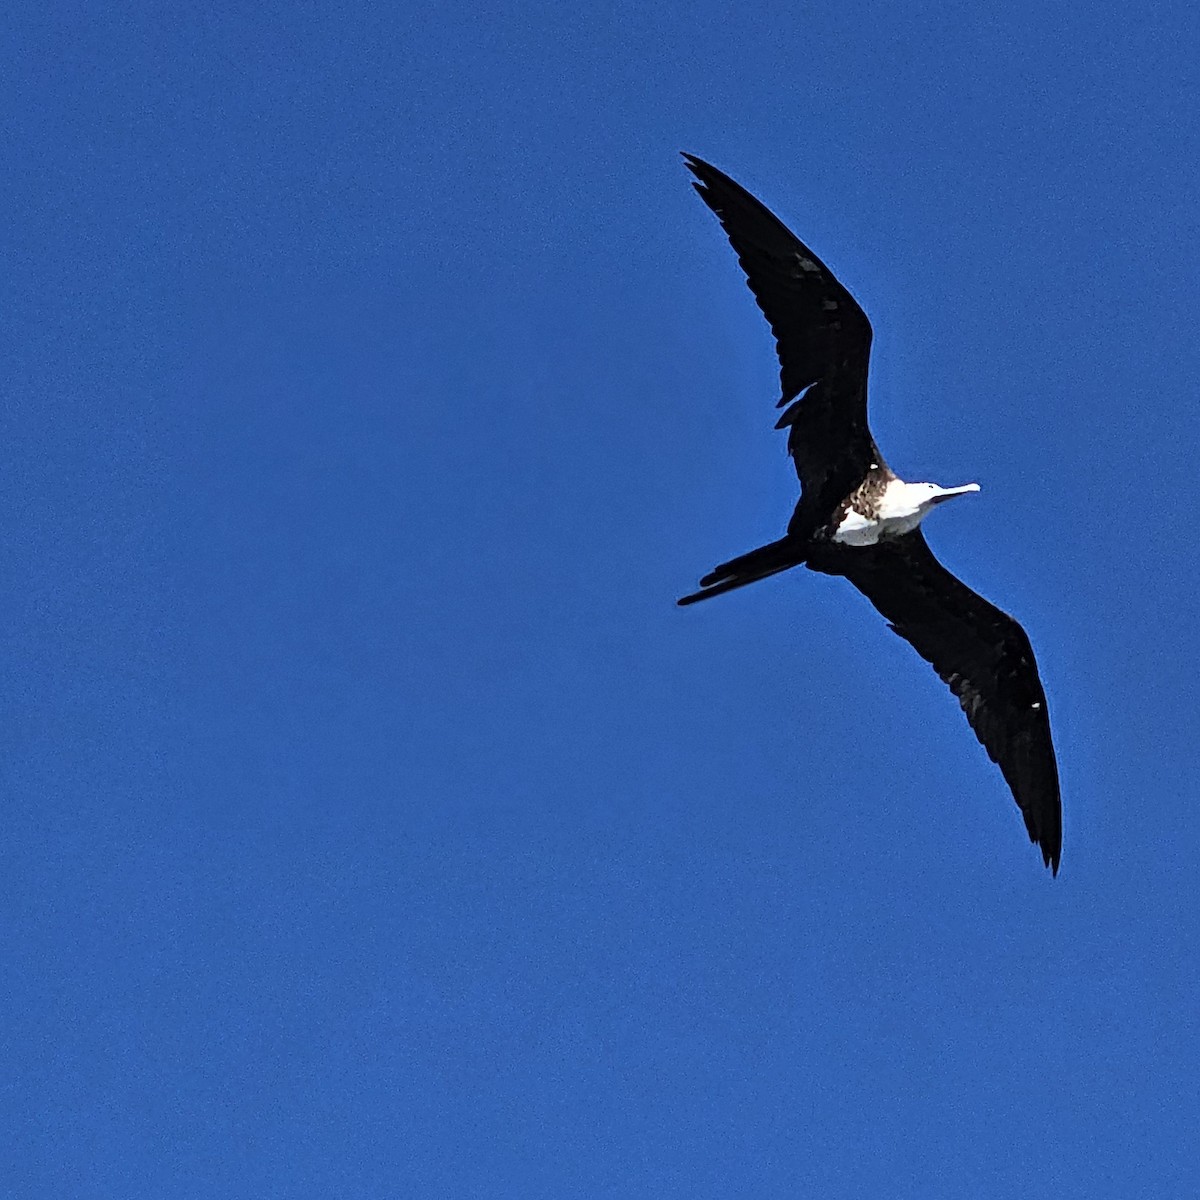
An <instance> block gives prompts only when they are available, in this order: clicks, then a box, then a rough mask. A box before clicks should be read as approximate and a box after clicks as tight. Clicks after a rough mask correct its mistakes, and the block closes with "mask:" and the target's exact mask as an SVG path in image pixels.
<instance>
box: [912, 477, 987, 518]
mask: <svg viewBox="0 0 1200 1200" xmlns="http://www.w3.org/2000/svg"><path fill="white" fill-rule="evenodd" d="M921 487H923V488H924V489H925V492H926V495H925V497H924V498H923V499H922V500H921V509H922V511H923V512H930V511H932V510H933V509H934V508H936V507H937V506H938V505H939V504H941V503H942V501H943V500H953V499H954V497H955V496H965V495H967V494H968V493H970V492H977V491H979V484H977V483H964V484H963V485H962V487H952V488H944V487H938V485H937V484H936V483H923V484H921Z"/></svg>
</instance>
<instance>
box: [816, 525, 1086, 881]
mask: <svg viewBox="0 0 1200 1200" xmlns="http://www.w3.org/2000/svg"><path fill="white" fill-rule="evenodd" d="M810 565H813V566H815V567H816V569H817V570H823V571H827V572H829V573H831V574H838V575H844V576H845V577H846V578H847V579H849V580H850V582H851V583H853V584H854V586H855V587H856V588H858V590H859V591H860V592H862V593H863V595H864V596H866V598H867V599H868V600H870V602H871V603H872V604H873V605H874V606H875V607H876V608H877V609H878V610H879V611H880V612H881V613H882V614H883V615H884V617H886V618H887V620H888V623H889V624H890V625H891V627H892V628H893V629H894V630H895V631H896V632H897V633H898V634H899V635H900V636H901V637H902V638H904V640H905V641H907V642H908V643H910V644H911V645H912V646H913V648H914V649H915V650H916V652H917V653H918V654H919V655H920V656H921V657H922V658H923V659H925V660H926V662H928V663H930V664H931V665H932V666H933V669H934V670H935V671H936V672H937V673H938V675H939V676H940V677H941V679H942V680H943V682H945V683H946V684H948V685H949V687H950V690H951V691H952V692H953V693H954V694H955V695H956V696H957V697H958V702H959V703H960V704H961V705H962V708H963V712H965V713H966V714H967V720H968V721H970V723H971V728H972V729H973V730H974V731H975V736H976V737H977V738H979V740H980V742H982V743H983V746H984V749H985V750H987V752H988V755H989V756H990V757H991V759H992V761H993V762H994V763H996V764H997V765H998V766H999V768H1000V770H1001V771H1002V772H1003V774H1004V778H1005V780H1006V781H1007V783H1008V786H1009V788H1010V789H1011V790H1012V794H1013V798H1014V799H1015V800H1016V802H1017V804H1018V805H1020V808H1021V812H1022V814H1023V815H1024V817H1025V827H1026V829H1028V830H1029V837H1030V840H1031V841H1033V842H1036V843H1037V844H1039V845H1040V846H1041V850H1042V858H1043V860H1044V861H1045V863H1046V865H1047V866H1049V867H1051V868H1052V869H1053V871H1054V873H1055V874H1057V873H1058V860H1059V855H1060V853H1061V850H1062V804H1061V801H1060V797H1059V788H1058V766H1057V764H1056V762H1055V758H1054V745H1053V743H1052V741H1051V739H1050V718H1049V714H1048V712H1047V710H1046V693H1045V692H1044V691H1043V690H1042V683H1041V680H1040V679H1039V678H1038V669H1037V662H1036V661H1035V660H1034V657H1033V649H1032V647H1031V646H1030V644H1029V638H1028V637H1027V636H1026V633H1025V630H1024V629H1022V628H1021V626H1020V625H1018V624H1017V622H1016V621H1014V620H1013V619H1012V617H1010V616H1008V615H1007V614H1006V613H1002V612H1001V611H1000V610H999V609H998V608H996V607H995V605H992V604H989V603H988V602H987V601H986V600H985V599H984V598H983V597H982V596H980V595H978V594H977V593H975V592H973V591H972V590H971V589H970V588H969V587H967V585H966V584H965V583H963V582H962V581H961V580H959V579H957V578H956V577H955V576H954V575H952V574H951V573H950V572H949V571H948V570H946V568H945V567H944V566H942V564H941V563H940V562H938V560H937V559H936V558H935V557H934V554H933V551H932V550H930V549H929V546H928V544H927V543H926V541H925V538H924V535H923V534H922V533H921V531H920V530H919V529H917V530H914V531H913V532H912V533H909V534H905V535H904V536H903V537H900V538H895V539H892V540H886V541H881V542H879V543H877V544H876V545H875V546H869V547H840V546H835V545H828V546H827V547H823V548H822V550H821V552H820V557H819V558H818V559H816V560H815V561H814V562H813V563H811V564H810Z"/></svg>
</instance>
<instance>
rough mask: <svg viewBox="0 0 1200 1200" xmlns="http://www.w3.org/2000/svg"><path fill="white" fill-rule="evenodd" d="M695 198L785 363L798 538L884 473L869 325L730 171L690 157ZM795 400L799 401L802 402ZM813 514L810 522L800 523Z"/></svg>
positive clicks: (784, 420)
mask: <svg viewBox="0 0 1200 1200" xmlns="http://www.w3.org/2000/svg"><path fill="white" fill-rule="evenodd" d="M684 160H685V161H686V162H687V165H688V169H689V170H690V171H691V172H692V174H693V175H695V176H696V180H697V182H696V184H695V185H694V186H695V188H696V191H697V192H699V194H700V198H701V199H702V200H703V201H704V203H705V204H707V205H708V207H709V208H711V209H712V210H713V212H714V213H716V215H717V217H718V219H719V220H720V222H721V225H722V226H723V228H724V230H725V233H726V235H727V236H728V238H729V241H730V244H731V245H732V246H733V248H734V250H736V251H737V256H738V262H739V263H741V265H742V270H743V271H745V273H746V283H747V284H748V285H749V287H750V290H751V292H753V293H754V299H755V300H756V301H757V302H758V307H759V308H760V309H762V312H763V315H764V316H765V317H766V318H767V321H768V322H769V323H770V326H771V332H772V333H773V334H774V335H775V348H776V351H777V354H778V356H779V386H780V398H779V406H780V407H783V406H784V405H785V404H787V405H790V407H789V408H788V409H787V410H786V411H785V412H784V414H783V416H782V417H780V419H779V422H778V424H777V426H776V428H778V429H783V428H787V430H788V452H789V453H790V454H791V456H792V460H793V461H794V462H795V465H796V473H797V475H798V476H799V477H800V484H801V487H802V489H803V492H804V499H803V501H802V506H803V509H802V511H798V516H797V521H798V524H799V526H800V527H801V528H806V527H807V526H808V525H811V524H815V523H816V522H817V521H818V520H828V518H829V516H830V514H831V512H832V510H833V507H834V506H836V505H837V504H838V503H839V502H840V501H842V500H844V499H845V498H846V496H847V495H848V494H849V493H850V492H851V491H852V490H853V489H854V488H855V487H857V486H858V484H859V483H861V482H862V479H863V477H864V476H865V475H866V473H867V472H868V471H869V470H871V469H872V468H873V467H877V466H879V465H880V464H882V463H883V458H882V456H881V455H880V453H879V448H878V447H877V446H876V445H875V442H874V440H873V439H872V437H871V431H870V429H869V428H868V426H867V364H868V361H869V359H870V355H871V323H870V321H868V320H867V314H866V313H865V312H863V310H862V309H861V308H860V307H859V305H858V302H857V301H856V300H855V299H854V297H853V296H851V295H850V293H849V292H848V291H847V290H846V289H845V288H844V287H843V286H842V285H841V283H839V282H838V280H837V278H836V277H835V276H834V274H833V272H832V271H831V270H830V269H829V268H828V267H827V266H826V265H825V264H824V263H823V262H822V261H821V260H820V259H819V258H818V257H817V256H816V255H815V254H814V253H813V252H812V251H811V250H810V249H809V248H808V247H807V246H806V245H805V244H804V243H803V242H802V241H801V240H800V239H799V238H798V237H796V235H795V234H794V233H792V231H791V230H790V229H788V227H787V226H786V225H784V223H783V222H782V221H781V220H780V219H779V218H778V217H777V216H775V214H774V213H773V212H771V210H770V209H768V208H767V207H766V205H764V204H762V203H761V202H760V201H759V200H756V199H755V198H754V197H753V196H752V195H751V194H750V193H749V192H748V191H746V189H745V188H744V187H742V186H741V185H740V184H738V183H735V182H734V181H733V180H732V179H730V178H729V176H728V175H726V174H725V173H724V172H723V171H719V170H717V168H716V167H714V166H712V164H711V163H706V162H704V160H703V159H699V158H697V157H696V156H695V155H694V154H685V155H684ZM797 397H800V398H799V399H797ZM810 509H811V511H812V513H813V514H814V516H813V519H812V520H808V521H805V520H804V519H803V518H804V517H805V516H806V515H807V513H808V511H809V510H810Z"/></svg>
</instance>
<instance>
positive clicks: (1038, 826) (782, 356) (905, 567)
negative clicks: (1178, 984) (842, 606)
mask: <svg viewBox="0 0 1200 1200" xmlns="http://www.w3.org/2000/svg"><path fill="white" fill-rule="evenodd" d="M684 158H685V160H686V162H687V165H688V168H689V169H690V170H691V171H692V173H693V174H694V175H695V176H696V178H697V180H698V181H699V182H697V183H696V184H695V187H696V190H697V192H699V194H700V196H701V198H702V199H703V200H704V202H705V203H706V204H707V205H708V206H709V208H711V209H712V210H713V212H714V213H716V215H717V217H718V218H719V219H720V221H721V224H722V226H723V227H724V229H725V232H726V234H727V235H728V237H729V240H730V242H731V243H732V245H733V248H734V250H735V251H736V252H737V256H738V261H739V262H740V263H741V265H742V269H743V271H745V273H746V281H747V283H748V284H749V286H750V290H751V291H752V292H753V293H754V298H755V300H756V301H757V302H758V306H759V308H760V309H762V311H763V313H764V315H765V316H766V318H767V320H768V322H769V323H770V326H771V330H772V332H773V333H774V335H775V342H776V350H777V353H778V356H779V363H780V389H781V396H780V400H779V404H780V406H783V405H788V407H787V409H786V410H785V412H784V414H783V416H782V417H781V419H780V421H779V423H778V426H777V427H778V428H787V430H788V451H789V453H790V455H791V457H792V459H793V462H794V463H795V467H796V473H797V475H798V476H799V479H800V485H801V497H800V501H799V503H798V504H797V506H796V510H795V513H794V514H793V516H792V520H791V522H790V523H789V525H788V532H787V536H785V537H783V538H781V539H779V540H778V541H776V542H772V543H770V544H769V545H766V546H763V547H760V548H759V549H757V550H752V551H750V553H748V554H743V555H740V556H738V557H737V558H735V559H731V560H730V561H729V562H727V563H722V564H721V565H720V566H718V567H717V568H715V569H714V570H713V571H711V572H710V573H709V574H708V575H706V576H705V577H704V578H703V579H701V581H700V586H701V589H702V590H701V591H699V592H696V593H694V594H693V595H691V596H685V597H684V598H683V599H682V600H680V604H693V603H695V602H697V601H699V600H704V599H707V598H709V597H710V596H715V595H720V594H722V593H724V592H728V591H732V590H733V589H735V588H739V587H743V586H745V585H746V584H748V583H753V582H755V581H757V580H759V579H763V578H766V577H767V576H769V575H774V574H777V573H779V572H780V571H785V570H787V569H789V568H790V567H794V566H799V565H801V564H806V565H807V566H808V567H809V568H810V569H811V570H814V571H819V572H822V573H824V574H829V575H841V576H844V577H845V578H846V579H848V580H849V581H850V582H851V583H852V584H854V586H855V587H857V588H858V589H859V591H861V592H862V593H863V594H864V595H865V596H866V597H867V599H868V600H870V602H871V603H872V604H873V605H874V606H875V608H876V609H878V610H879V612H880V613H882V614H883V616H884V617H885V618H886V620H887V621H888V623H889V624H890V626H891V628H892V629H894V630H895V631H896V632H897V633H898V634H899V635H900V636H901V637H902V638H904V639H905V640H906V641H907V642H909V643H910V645H912V646H913V648H914V649H915V650H916V651H917V653H918V654H920V655H921V657H922V658H924V659H925V660H926V661H927V662H929V663H930V664H931V665H932V666H933V669H934V670H935V671H936V672H937V674H938V676H939V677H940V678H941V679H942V680H943V681H944V682H945V683H946V684H947V685H948V686H949V688H950V690H951V691H952V692H953V693H954V695H955V696H956V697H957V698H958V701H959V703H960V704H961V705H962V708H963V711H964V713H965V714H966V716H967V720H968V721H969V722H970V724H971V728H972V729H973V730H974V731H975V734H976V736H977V737H978V738H979V741H980V742H981V743H982V744H983V746H984V748H985V749H986V750H987V753H988V755H989V756H990V757H991V759H992V761H993V762H995V763H996V764H997V765H998V766H999V767H1000V770H1001V772H1002V773H1003V775H1004V778H1005V780H1006V782H1007V783H1008V786H1009V788H1010V789H1011V791H1012V794H1013V797H1014V798H1015V800H1016V802H1017V804H1018V805H1019V806H1020V809H1021V812H1022V815H1023V816H1024V818H1025V826H1026V829H1027V830H1028V832H1029V836H1030V839H1031V840H1032V841H1033V842H1035V843H1037V844H1038V845H1039V846H1040V847H1041V851H1042V858H1043V861H1044V862H1045V863H1046V865H1047V866H1049V867H1050V868H1051V869H1052V870H1053V871H1054V872H1055V874H1057V872H1058V864H1059V858H1060V854H1061V847H1062V808H1061V801H1060V795H1059V783H1058V768H1057V765H1056V762H1055V757H1054V746H1053V742H1052V740H1051V735H1050V721H1049V713H1048V710H1047V705H1046V696H1045V693H1044V691H1043V689H1042V684H1041V680H1040V679H1039V677H1038V670H1037V663H1036V661H1035V659H1034V655H1033V649H1032V647H1031V646H1030V644H1029V638H1028V637H1027V636H1026V634H1025V631H1024V630H1023V629H1022V628H1021V626H1020V625H1019V624H1018V623H1017V622H1016V621H1015V620H1013V618H1012V617H1010V616H1008V615H1007V614H1005V613H1003V612H1001V611H1000V610H999V609H998V608H996V607H995V606H994V605H992V604H990V603H989V602H988V601H986V600H985V599H983V597H982V596H979V595H978V594H977V593H975V592H973V591H972V590H971V589H970V588H968V587H967V586H966V585H965V584H964V583H962V582H961V581H960V580H959V579H957V578H956V577H955V576H954V575H952V574H951V573H950V572H949V571H948V570H946V568H945V567H944V566H942V564H941V563H939V562H938V560H937V559H936V558H935V557H934V555H933V552H932V551H931V550H930V549H929V546H928V544H927V543H926V541H925V538H924V535H923V534H922V533H921V530H920V528H919V527H918V528H913V529H911V530H908V531H906V532H903V533H901V534H899V535H898V536H882V535H881V536H880V538H879V540H878V541H876V542H875V543H874V544H872V545H846V544H843V543H842V542H840V541H835V540H833V538H834V534H835V532H836V531H837V529H838V526H839V523H840V522H841V520H842V518H843V517H844V516H845V514H846V513H847V511H848V510H849V509H851V507H853V508H854V510H855V511H856V512H860V513H864V514H866V515H868V516H870V515H873V510H874V505H875V502H876V500H877V499H878V498H879V497H880V496H881V495H882V494H883V493H884V491H885V490H886V488H887V486H888V484H889V483H890V482H891V481H893V480H896V476H895V475H894V474H893V473H892V472H891V470H890V469H889V468H888V466H887V464H886V463H885V462H884V460H883V456H882V455H881V454H880V452H879V449H878V447H877V446H876V445H875V441H874V439H873V438H872V436H871V432H870V429H869V427H868V424H867V368H868V360H869V356H870V350H871V325H870V322H869V321H868V320H867V316H866V314H865V313H864V312H863V310H862V309H861V308H860V307H859V305H858V304H857V302H856V301H855V300H854V298H853V297H852V296H851V295H850V293H849V292H848V291H847V290H846V289H845V288H844V287H843V286H842V285H841V284H840V283H839V282H838V281H837V279H836V278H835V277H834V276H833V273H832V272H831V271H830V270H829V269H828V268H827V267H826V266H825V265H824V263H822V262H821V260H820V259H819V258H817V256H816V255H815V254H814V253H813V252H812V251H811V250H809V249H808V247H807V246H805V245H804V243H803V242H801V241H800V240H799V239H798V238H797V237H796V236H795V235H794V234H792V233H791V232H790V231H789V230H788V229H787V227H786V226H784V225H783V223H782V222H781V221H780V220H779V219H778V218H777V217H776V216H775V215H774V214H773V213H771V212H770V211H769V210H768V209H767V208H766V207H764V206H763V205H762V204H761V203H760V202H759V201H758V200H756V199H755V198H754V197H753V196H751V195H750V193H749V192H747V191H746V190H745V189H744V188H742V187H741V186H739V185H738V184H737V183H735V182H734V181H733V180H732V179H730V178H729V177H728V176H727V175H725V174H724V173H723V172H721V171H718V170H717V169H716V168H715V167H713V166H710V165H709V164H708V163H706V162H703V161H702V160H700V159H698V158H695V157H693V156H692V155H685V156H684Z"/></svg>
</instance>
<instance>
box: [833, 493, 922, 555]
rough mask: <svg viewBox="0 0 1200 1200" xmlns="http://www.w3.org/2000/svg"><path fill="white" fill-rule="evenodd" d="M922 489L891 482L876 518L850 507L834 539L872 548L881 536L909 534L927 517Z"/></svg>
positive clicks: (880, 500)
mask: <svg viewBox="0 0 1200 1200" xmlns="http://www.w3.org/2000/svg"><path fill="white" fill-rule="evenodd" d="M919 487H920V485H916V486H914V485H913V484H908V483H904V482H903V481H902V480H899V479H893V480H891V481H890V482H889V483H888V486H887V489H886V490H885V491H884V493H883V495H882V496H881V497H880V498H879V501H878V503H877V505H876V515H875V516H874V517H865V516H863V514H862V513H860V512H856V511H855V510H854V509H853V508H848V509H847V510H846V515H845V516H844V517H842V519H841V522H840V523H839V525H838V527H837V529H836V530H835V531H834V535H833V540H834V541H835V542H841V543H843V544H844V545H846V546H873V545H875V543H876V542H877V541H879V539H880V538H881V537H899V536H900V535H901V534H904V533H910V532H911V531H912V530H914V529H916V527H917V526H918V525H920V523H921V518H922V517H923V516H924V515H925V513H924V512H923V511H922V509H921V505H920V499H923V498H926V497H927V495H928V493H927V492H925V491H919V490H918V488H919Z"/></svg>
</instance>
